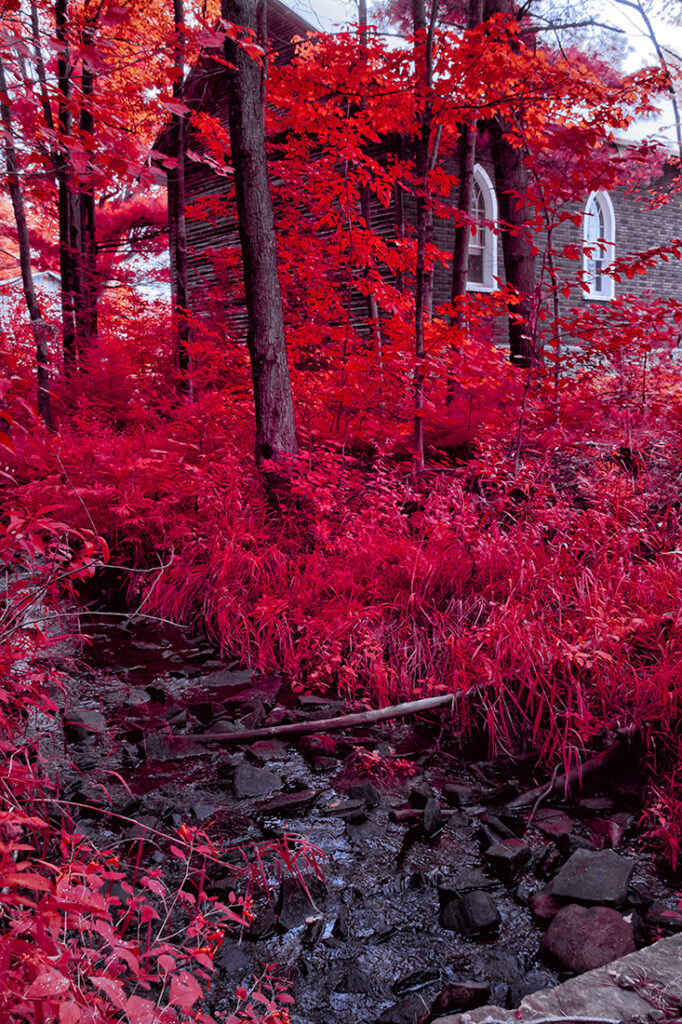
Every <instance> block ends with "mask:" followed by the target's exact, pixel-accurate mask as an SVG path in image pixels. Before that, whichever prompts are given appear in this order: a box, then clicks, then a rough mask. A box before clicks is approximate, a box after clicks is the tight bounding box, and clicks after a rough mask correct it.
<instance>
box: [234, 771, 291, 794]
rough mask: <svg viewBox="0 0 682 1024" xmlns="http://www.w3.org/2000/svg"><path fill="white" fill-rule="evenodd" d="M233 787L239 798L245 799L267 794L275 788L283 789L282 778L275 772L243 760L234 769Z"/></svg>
mask: <svg viewBox="0 0 682 1024" xmlns="http://www.w3.org/2000/svg"><path fill="white" fill-rule="evenodd" d="M232 787H233V789H234V795H235V796H236V797H237V799H238V800H244V799H246V798H247V797H250V796H265V795H266V794H267V793H272V791H273V790H274V789H281V788H282V780H281V779H280V777H279V775H275V773H274V772H269V771H267V770H266V769H265V768H256V767H255V766H254V765H252V764H246V763H244V762H243V763H242V764H238V765H237V767H236V768H235V770H234V779H233V781H232Z"/></svg>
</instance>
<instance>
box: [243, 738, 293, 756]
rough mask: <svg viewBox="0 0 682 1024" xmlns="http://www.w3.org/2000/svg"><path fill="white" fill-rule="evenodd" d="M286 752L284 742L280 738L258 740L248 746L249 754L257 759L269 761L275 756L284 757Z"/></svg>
mask: <svg viewBox="0 0 682 1024" xmlns="http://www.w3.org/2000/svg"><path fill="white" fill-rule="evenodd" d="M286 752H287V745H286V743H282V741H281V740H258V741H257V742H256V743H252V744H251V746H250V747H249V754H251V755H252V756H253V757H255V758H257V759H258V760H259V761H270V760H272V758H275V757H284V755H285V754H286Z"/></svg>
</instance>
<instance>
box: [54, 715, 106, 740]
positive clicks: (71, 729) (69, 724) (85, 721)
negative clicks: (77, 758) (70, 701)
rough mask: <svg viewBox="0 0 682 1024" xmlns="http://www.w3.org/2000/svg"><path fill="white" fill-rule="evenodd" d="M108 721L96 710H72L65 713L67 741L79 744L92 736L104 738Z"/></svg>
mask: <svg viewBox="0 0 682 1024" xmlns="http://www.w3.org/2000/svg"><path fill="white" fill-rule="evenodd" d="M106 731H107V721H106V718H105V717H104V715H103V714H102V712H101V711H97V710H96V709H95V708H71V709H70V710H69V711H65V712H64V733H65V735H66V738H67V740H69V741H70V742H72V743H79V742H80V741H81V740H87V739H88V738H89V737H90V736H104V735H105V734H106Z"/></svg>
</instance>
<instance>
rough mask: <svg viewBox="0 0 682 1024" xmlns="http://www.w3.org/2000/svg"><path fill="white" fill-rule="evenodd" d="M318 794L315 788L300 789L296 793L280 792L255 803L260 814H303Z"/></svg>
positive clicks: (282, 815) (280, 815)
mask: <svg viewBox="0 0 682 1024" xmlns="http://www.w3.org/2000/svg"><path fill="white" fill-rule="evenodd" d="M319 795H320V794H319V793H318V792H317V790H316V789H302V790H300V791H299V792H298V793H282V794H280V795H278V796H273V797H271V798H270V799H269V800H264V801H262V802H261V803H259V804H257V805H256V807H257V810H258V811H260V813H261V814H273V815H276V816H278V817H287V816H289V815H291V816H293V815H295V814H305V812H306V811H309V810H310V808H311V807H312V806H313V804H314V803H315V801H316V800H317V798H318V796H319Z"/></svg>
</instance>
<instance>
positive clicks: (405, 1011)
mask: <svg viewBox="0 0 682 1024" xmlns="http://www.w3.org/2000/svg"><path fill="white" fill-rule="evenodd" d="M428 1010H429V1006H428V1003H426V1002H425V1001H424V999H423V998H422V997H421V996H410V997H409V999H403V1000H401V1002H399V1003H396V1004H395V1006H389V1008H388V1010H384V1012H383V1013H382V1014H381V1016H380V1017H379V1019H378V1021H377V1024H420V1022H421V1021H422V1020H424V1017H425V1015H426V1014H427V1013H428Z"/></svg>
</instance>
